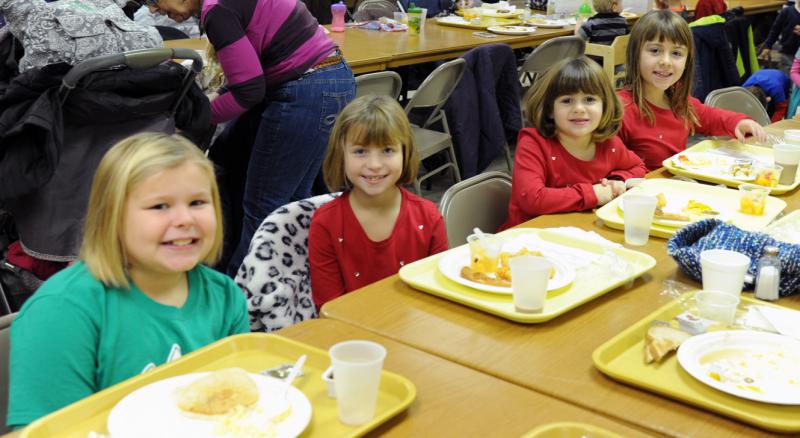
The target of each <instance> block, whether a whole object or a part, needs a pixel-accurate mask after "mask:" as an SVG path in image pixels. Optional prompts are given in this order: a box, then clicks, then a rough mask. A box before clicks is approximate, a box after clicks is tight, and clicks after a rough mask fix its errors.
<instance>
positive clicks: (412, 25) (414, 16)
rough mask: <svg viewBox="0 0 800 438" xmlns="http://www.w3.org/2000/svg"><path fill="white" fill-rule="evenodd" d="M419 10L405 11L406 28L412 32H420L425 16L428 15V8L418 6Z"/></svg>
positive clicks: (423, 26)
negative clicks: (406, 18) (406, 17)
mask: <svg viewBox="0 0 800 438" xmlns="http://www.w3.org/2000/svg"><path fill="white" fill-rule="evenodd" d="M420 9H421V10H422V11H421V12H407V13H406V15H407V16H408V30H409V31H410V32H411V33H413V34H420V33H422V31H423V30H424V29H425V18H426V17H427V15H428V9H426V8H420Z"/></svg>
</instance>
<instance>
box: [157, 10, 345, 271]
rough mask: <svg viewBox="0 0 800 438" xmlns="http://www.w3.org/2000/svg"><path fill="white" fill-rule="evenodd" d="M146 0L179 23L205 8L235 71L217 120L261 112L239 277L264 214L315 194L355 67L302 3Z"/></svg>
mask: <svg viewBox="0 0 800 438" xmlns="http://www.w3.org/2000/svg"><path fill="white" fill-rule="evenodd" d="M146 1H148V6H149V8H150V11H151V12H158V13H160V14H162V15H163V14H165V15H168V16H169V17H170V18H172V19H173V20H175V21H179V22H180V21H183V20H185V19H187V18H188V17H191V16H193V15H197V14H198V13H199V15H200V23H201V25H202V26H203V28H204V29H205V31H206V34H207V35H208V40H209V41H210V42H211V44H212V45H213V47H214V49H215V50H216V52H217V57H218V58H219V61H220V65H221V66H222V70H223V71H224V72H225V76H226V77H227V87H226V88H227V89H226V90H222V91H221V92H220V94H219V95H218V96H216V97H214V98H213V100H212V102H211V111H212V121H213V122H214V123H222V122H226V121H229V120H232V119H235V118H236V117H238V116H240V115H242V114H244V113H245V112H246V111H248V110H250V109H251V108H253V109H254V110H257V111H261V116H260V117H261V118H260V123H259V126H258V128H257V132H256V134H255V141H254V143H253V146H252V152H251V154H250V162H249V163H248V164H247V169H246V171H247V179H246V183H245V188H244V201H243V208H244V219H243V223H242V233H241V237H240V239H239V242H238V246H237V248H236V251H235V252H234V254H233V256H232V257H231V260H230V263H229V265H228V273H229V274H231V275H235V273H236V271H237V270H238V268H239V265H240V264H241V261H242V259H243V258H244V255H245V254H246V253H247V249H248V246H249V244H250V239H251V238H252V237H253V234H254V233H255V230H256V229H257V228H258V226H259V225H260V224H261V221H263V220H264V218H265V217H266V216H267V215H268V214H269V213H271V212H272V211H273V210H275V209H277V208H278V207H280V206H282V205H284V204H287V203H289V202H292V201H296V200H299V199H303V198H307V197H309V196H311V187H312V184H313V182H314V178H315V177H316V175H317V173H318V172H319V169H320V166H321V164H322V159H323V156H324V154H325V149H326V146H327V142H328V136H329V135H330V131H331V128H332V127H333V122H334V120H335V117H336V114H337V113H338V112H339V111H340V110H341V109H342V108H344V106H345V105H347V103H348V102H349V101H350V100H352V99H353V97H354V95H355V81H354V79H353V72H352V71H351V70H350V67H349V66H348V65H347V63H346V62H345V61H344V58H342V56H341V53H340V52H339V50H338V48H337V47H336V44H335V43H334V42H333V41H331V40H330V38H328V36H327V35H326V34H325V30H324V29H323V28H322V27H320V26H319V23H317V20H316V19H315V18H314V17H313V16H312V15H311V14H310V13H309V12H308V10H307V9H306V7H305V5H304V4H303V3H302V2H301V1H298V0H146ZM262 104H263V105H262ZM232 125H233V124H232ZM247 146H248V145H242V147H247ZM241 165H242V166H243V167H244V166H245V164H244V163H242V164H241ZM237 170H238V171H239V172H242V171H244V169H243V168H242V169H234V170H233V172H236V171H237Z"/></svg>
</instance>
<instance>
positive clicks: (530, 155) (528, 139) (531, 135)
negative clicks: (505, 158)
mask: <svg viewBox="0 0 800 438" xmlns="http://www.w3.org/2000/svg"><path fill="white" fill-rule="evenodd" d="M645 173H647V169H646V168H645V166H644V163H642V160H641V159H639V157H637V156H636V154H634V153H633V152H631V151H629V150H628V149H627V148H626V147H625V145H624V144H622V141H620V139H619V138H618V137H616V136H614V137H612V138H610V139H608V140H606V141H604V142H602V143H597V144H596V146H595V156H594V159H593V160H592V161H583V160H580V159H578V158H575V157H574V156H572V154H570V153H569V152H568V151H567V150H566V149H564V146H562V145H561V143H559V141H558V140H557V139H555V138H545V137H542V135H541V134H539V131H537V130H536V129H535V128H525V129H523V130H521V131H520V132H519V139H518V140H517V153H516V156H515V158H514V175H513V177H512V183H511V199H510V200H509V203H508V218H507V219H506V223H505V224H503V227H502V229H506V228H509V227H513V226H514V225H517V224H520V223H522V222H525V221H526V220H528V219H531V218H533V217H536V216H539V215H542V214H550V213H562V212H569V211H581V210H588V209H590V208H592V207H595V206H596V205H597V196H596V195H595V194H594V188H593V187H592V185H594V184H597V183H599V182H600V180H602V179H603V178H609V179H618V180H623V181H624V180H626V179H628V178H640V177H643V176H644V174H645Z"/></svg>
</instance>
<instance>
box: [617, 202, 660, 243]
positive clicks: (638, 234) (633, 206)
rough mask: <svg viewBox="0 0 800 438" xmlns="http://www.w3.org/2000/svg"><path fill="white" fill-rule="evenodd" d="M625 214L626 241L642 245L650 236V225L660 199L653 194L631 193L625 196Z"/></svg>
mask: <svg viewBox="0 0 800 438" xmlns="http://www.w3.org/2000/svg"><path fill="white" fill-rule="evenodd" d="M621 201H622V202H623V203H624V204H623V207H624V212H623V214H624V216H625V243H627V244H628V245H634V246H642V245H646V244H647V240H648V239H649V238H650V225H651V224H652V223H653V213H655V211H656V205H658V199H656V197H655V196H652V195H637V194H629V195H625V196H623V198H622V199H621Z"/></svg>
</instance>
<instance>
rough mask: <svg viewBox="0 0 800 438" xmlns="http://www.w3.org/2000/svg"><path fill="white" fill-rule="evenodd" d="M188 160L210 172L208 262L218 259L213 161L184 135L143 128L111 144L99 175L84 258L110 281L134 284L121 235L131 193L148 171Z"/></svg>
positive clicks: (218, 212)
mask: <svg viewBox="0 0 800 438" xmlns="http://www.w3.org/2000/svg"><path fill="white" fill-rule="evenodd" d="M185 163H192V164H195V165H197V166H198V167H200V168H201V169H202V170H203V171H204V172H205V173H206V174H207V175H208V181H209V184H210V185H211V199H212V204H213V206H214V216H215V218H216V220H217V229H216V232H215V233H214V236H213V238H214V242H213V244H212V245H211V248H210V249H209V251H208V254H206V255H205V256H204V257H203V262H204V263H207V264H213V263H214V262H216V261H217V259H218V258H219V255H220V252H221V250H222V213H221V210H220V199H219V189H218V188H217V180H216V178H215V177H214V167H213V165H212V164H211V161H209V160H208V158H206V156H205V155H203V152H202V151H201V150H200V149H198V148H197V146H195V145H194V144H193V143H192V142H190V141H189V140H187V139H185V138H184V137H181V136H179V135H167V134H161V133H143V134H137V135H134V136H131V137H128V138H126V139H124V140H122V141H120V142H119V143H117V144H115V145H114V146H113V147H112V148H111V149H109V151H108V152H106V154H105V156H103V159H102V160H100V164H99V165H98V166H97V172H96V173H95V175H94V181H93V182H92V192H91V195H90V196H89V205H88V208H87V214H86V223H85V225H84V232H83V244H82V245H81V253H80V258H81V259H82V260H83V261H84V262H85V263H86V266H87V267H88V268H89V271H90V272H91V273H92V275H94V277H95V278H97V279H98V280H100V281H102V282H103V283H105V284H107V285H111V286H115V287H121V288H126V289H127V288H129V287H130V283H129V281H128V277H127V269H126V265H127V262H126V256H125V248H124V245H123V243H122V235H121V234H122V229H123V228H122V222H123V218H124V214H125V204H126V202H127V198H128V195H129V194H130V193H131V191H132V190H134V188H135V187H136V186H137V185H138V184H140V183H141V182H142V181H144V180H145V179H147V178H148V177H150V176H153V175H155V174H157V173H159V172H161V171H164V170H168V169H173V168H176V167H178V166H181V165H183V164H185Z"/></svg>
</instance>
